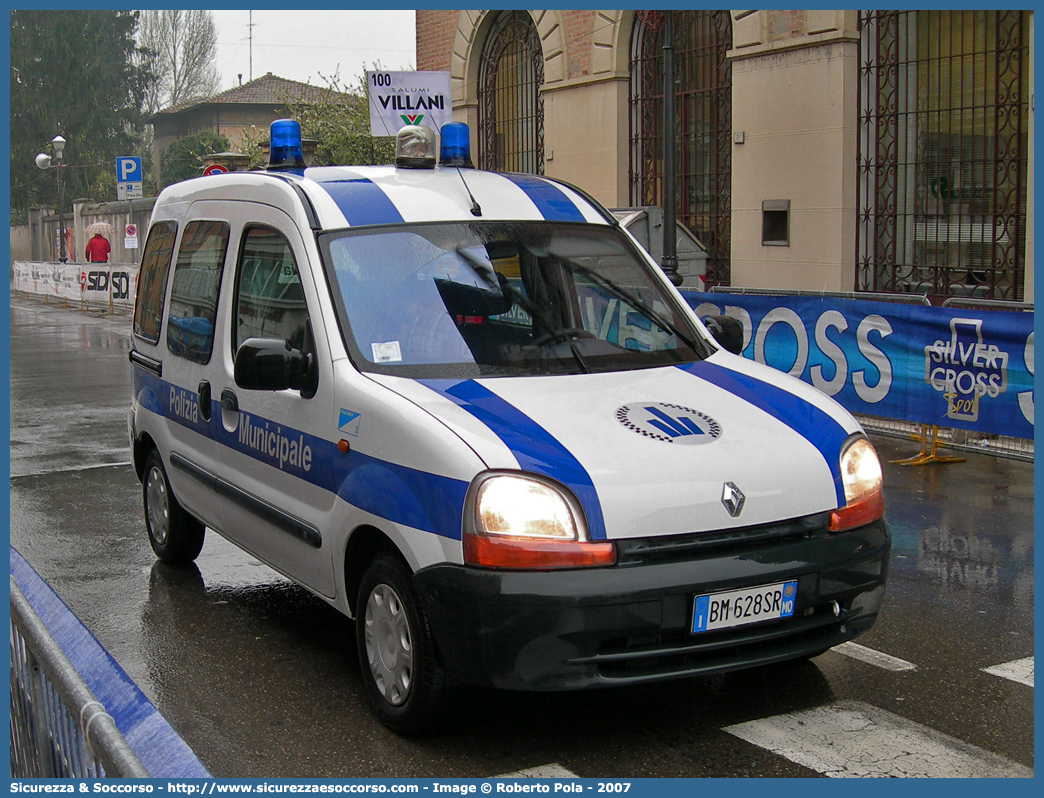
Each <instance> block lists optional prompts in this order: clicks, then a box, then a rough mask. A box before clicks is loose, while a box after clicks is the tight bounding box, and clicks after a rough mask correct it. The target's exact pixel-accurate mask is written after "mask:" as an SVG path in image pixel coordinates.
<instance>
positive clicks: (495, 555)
mask: <svg viewBox="0 0 1044 798" xmlns="http://www.w3.org/2000/svg"><path fill="white" fill-rule="evenodd" d="M463 542H464V562H465V563H466V564H468V565H478V566H481V567H483V568H514V569H528V570H545V571H550V570H555V569H559V568H587V567H604V566H607V565H612V564H613V563H615V562H616V546H615V545H614V544H613V543H612V542H610V541H598V542H594V543H591V542H586V541H579V542H578V541H574V540H569V541H566V540H535V539H532V538H511V537H502V536H499V535H497V536H486V535H475V534H472V533H468V532H466V533H464V536H463Z"/></svg>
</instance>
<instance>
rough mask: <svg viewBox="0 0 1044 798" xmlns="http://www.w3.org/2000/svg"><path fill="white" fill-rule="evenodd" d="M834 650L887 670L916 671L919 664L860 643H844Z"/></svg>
mask: <svg viewBox="0 0 1044 798" xmlns="http://www.w3.org/2000/svg"><path fill="white" fill-rule="evenodd" d="M833 650H834V651H836V652H837V653H838V654H844V655H845V656H846V657H850V658H852V659H857V660H859V661H860V662H865V663H867V664H868V665H875V666H877V667H878V668H884V669H885V670H887V671H896V672H901V671H915V670H917V666H916V665H914V664H913V663H912V662H907V661H906V660H905V659H899V657H893V656H892V655H891V654H884V653H882V652H880V651H875V650H874V649H872V648H867V647H866V646H861V645H859V644H858V643H852V642H851V641H850V642H848V643H842V644H841V645H839V646H835V647H834V649H833Z"/></svg>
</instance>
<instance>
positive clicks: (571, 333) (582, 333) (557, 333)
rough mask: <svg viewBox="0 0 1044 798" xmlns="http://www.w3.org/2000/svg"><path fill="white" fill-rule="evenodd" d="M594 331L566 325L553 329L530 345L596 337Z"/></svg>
mask: <svg viewBox="0 0 1044 798" xmlns="http://www.w3.org/2000/svg"><path fill="white" fill-rule="evenodd" d="M596 337H597V336H596V335H594V334H593V333H589V332H588V331H587V330H583V329H581V328H579V327H564V328H563V329H561V330H552V331H550V332H546V333H544V334H543V335H540V336H537V337H536V338H534V339H533V341H532V343H531V344H530V346H544V345H545V344H549V343H551V342H552V341H571V340H572V339H574V338H596Z"/></svg>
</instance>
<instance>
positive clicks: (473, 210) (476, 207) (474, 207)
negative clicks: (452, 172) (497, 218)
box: [457, 166, 482, 216]
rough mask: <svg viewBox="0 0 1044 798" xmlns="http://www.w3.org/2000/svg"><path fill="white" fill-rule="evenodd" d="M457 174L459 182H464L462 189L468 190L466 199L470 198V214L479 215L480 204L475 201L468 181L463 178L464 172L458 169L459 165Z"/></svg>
mask: <svg viewBox="0 0 1044 798" xmlns="http://www.w3.org/2000/svg"><path fill="white" fill-rule="evenodd" d="M457 174H458V175H460V182H461V183H463V184H464V190H465V191H466V192H468V199H470V200H471V215H472V216H481V215H482V206H481V205H479V204H478V203H477V202H475V196H474V195H473V194H472V193H471V189H470V188H468V181H466V180H465V179H464V173H463V172H461V171H460V167H459V166H458V167H457Z"/></svg>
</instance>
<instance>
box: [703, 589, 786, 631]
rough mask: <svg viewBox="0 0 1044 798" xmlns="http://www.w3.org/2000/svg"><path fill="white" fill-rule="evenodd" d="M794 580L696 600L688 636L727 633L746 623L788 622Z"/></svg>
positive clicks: (730, 591)
mask: <svg viewBox="0 0 1044 798" xmlns="http://www.w3.org/2000/svg"><path fill="white" fill-rule="evenodd" d="M796 597H797V580H794V581H791V582H779V583H777V584H775V585H760V586H758V587H747V588H744V589H742V590H726V591H724V592H722V593H708V594H706V595H703V596H696V598H695V600H694V601H693V611H692V632H693V634H696V633H697V632H710V631H713V630H715V629H731V628H732V627H734V626H746V625H747V624H749V623H758V622H759V621H770V620H775V619H777V618H789V617H790V616H792V615H793V614H794V599H795V598H796Z"/></svg>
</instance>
